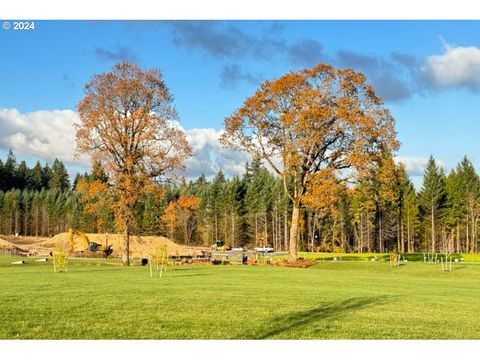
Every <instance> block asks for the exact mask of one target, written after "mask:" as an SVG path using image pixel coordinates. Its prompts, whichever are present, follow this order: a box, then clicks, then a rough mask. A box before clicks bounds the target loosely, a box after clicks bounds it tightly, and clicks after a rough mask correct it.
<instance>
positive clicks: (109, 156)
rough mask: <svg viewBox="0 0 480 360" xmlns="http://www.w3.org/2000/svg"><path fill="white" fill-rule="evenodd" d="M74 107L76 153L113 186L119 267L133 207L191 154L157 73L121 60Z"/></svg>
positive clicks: (126, 252)
mask: <svg viewBox="0 0 480 360" xmlns="http://www.w3.org/2000/svg"><path fill="white" fill-rule="evenodd" d="M85 94H86V95H85V97H84V98H83V99H82V100H81V101H80V103H79V104H78V111H79V114H80V124H79V125H78V126H77V150H78V151H79V152H81V153H86V154H89V155H90V156H91V157H92V159H93V161H98V162H100V163H101V164H102V165H103V167H104V168H105V171H106V172H107V175H108V176H109V178H110V180H111V181H112V182H113V183H114V185H115V186H114V191H115V195H116V196H115V203H114V208H115V214H116V219H117V223H118V224H119V226H120V227H121V228H123V231H124V249H123V263H124V264H125V265H128V264H129V235H130V231H131V229H132V227H133V222H134V212H135V206H136V205H137V202H138V200H139V199H140V197H141V195H142V193H144V191H145V190H146V189H149V188H151V186H150V185H152V182H151V180H152V179H153V180H159V179H162V178H165V177H169V176H172V175H173V174H174V173H175V171H177V170H179V169H183V160H185V159H186V158H187V157H189V156H190V152H191V150H190V148H189V145H188V142H187V140H186V137H185V134H184V133H183V132H182V131H181V130H180V129H179V127H178V126H175V122H174V121H175V120H176V119H177V113H176V111H175V108H174V106H173V97H172V95H171V94H170V92H169V90H168V88H167V86H166V85H165V83H164V81H163V79H162V74H161V71H160V70H159V69H155V68H153V69H148V70H142V69H140V68H139V67H138V66H137V65H135V64H132V63H128V62H122V63H119V64H117V65H115V66H114V67H113V69H112V71H111V72H109V73H104V74H99V75H94V76H93V77H92V79H91V80H90V82H89V83H88V84H86V85H85Z"/></svg>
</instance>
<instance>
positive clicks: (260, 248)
mask: <svg viewBox="0 0 480 360" xmlns="http://www.w3.org/2000/svg"><path fill="white" fill-rule="evenodd" d="M255 251H257V252H265V253H267V252H274V251H275V249H273V248H271V247H268V246H265V245H263V246H258V247H256V248H255Z"/></svg>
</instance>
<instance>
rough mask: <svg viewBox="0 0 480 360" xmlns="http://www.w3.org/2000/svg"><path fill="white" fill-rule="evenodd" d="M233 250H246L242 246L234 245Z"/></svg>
mask: <svg viewBox="0 0 480 360" xmlns="http://www.w3.org/2000/svg"><path fill="white" fill-rule="evenodd" d="M232 251H238V252H241V251H245V250H244V249H243V248H242V247H241V246H234V247H233V248H232Z"/></svg>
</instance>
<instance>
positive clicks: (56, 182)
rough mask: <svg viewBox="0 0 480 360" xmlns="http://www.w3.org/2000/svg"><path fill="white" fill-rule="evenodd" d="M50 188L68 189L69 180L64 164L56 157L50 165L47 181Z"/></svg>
mask: <svg viewBox="0 0 480 360" xmlns="http://www.w3.org/2000/svg"><path fill="white" fill-rule="evenodd" d="M48 186H49V188H50V189H58V190H61V191H64V190H68V189H70V180H69V179H68V172H67V169H65V165H63V163H62V162H61V161H59V160H58V159H55V161H54V162H53V166H52V175H51V178H50V179H49V181H48Z"/></svg>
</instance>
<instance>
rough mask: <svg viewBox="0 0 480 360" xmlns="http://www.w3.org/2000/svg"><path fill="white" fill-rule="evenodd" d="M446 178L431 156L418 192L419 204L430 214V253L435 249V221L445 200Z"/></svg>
mask: <svg viewBox="0 0 480 360" xmlns="http://www.w3.org/2000/svg"><path fill="white" fill-rule="evenodd" d="M445 183H446V178H445V175H444V174H443V172H442V170H440V169H439V168H438V166H437V164H436V162H435V159H434V158H433V156H430V159H429V160H428V163H427V169H426V171H425V176H424V178H423V185H422V189H421V190H420V193H419V199H420V205H421V206H422V209H423V210H424V212H425V213H426V214H428V215H429V216H430V239H431V240H430V247H431V251H432V253H434V252H435V251H436V248H437V247H436V238H437V237H436V221H437V219H438V217H439V212H440V210H441V209H442V207H443V206H444V205H445V201H446V199H447V198H446V196H447V193H446V184H445Z"/></svg>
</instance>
